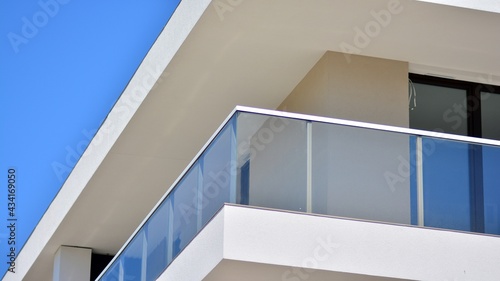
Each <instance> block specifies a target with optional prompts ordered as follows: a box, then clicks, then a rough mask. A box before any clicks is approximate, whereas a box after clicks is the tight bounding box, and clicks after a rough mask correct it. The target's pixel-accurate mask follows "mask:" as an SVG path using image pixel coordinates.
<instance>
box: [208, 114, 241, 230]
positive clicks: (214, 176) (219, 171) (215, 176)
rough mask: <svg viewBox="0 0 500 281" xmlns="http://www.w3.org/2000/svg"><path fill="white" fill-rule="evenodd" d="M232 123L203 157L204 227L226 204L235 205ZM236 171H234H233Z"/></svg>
mask: <svg viewBox="0 0 500 281" xmlns="http://www.w3.org/2000/svg"><path fill="white" fill-rule="evenodd" d="M235 141H236V140H235V135H234V130H233V126H232V123H231V121H230V123H229V124H228V125H226V127H225V128H224V130H223V131H222V132H221V133H220V134H219V136H218V137H217V138H216V139H215V140H214V142H212V144H211V145H210V147H208V149H207V150H206V151H205V153H204V156H203V192H202V226H203V225H205V224H206V222H207V221H208V220H209V219H211V218H212V217H213V215H214V214H215V213H216V212H217V211H218V210H219V209H220V208H221V207H222V205H223V204H224V203H226V202H233V203H235V194H234V193H235V183H236V172H235V169H236V167H235V165H234V164H235V162H234V161H232V160H233V156H232V155H235V152H234V149H233V146H234V145H233V144H234V143H235ZM233 170H234V171H233Z"/></svg>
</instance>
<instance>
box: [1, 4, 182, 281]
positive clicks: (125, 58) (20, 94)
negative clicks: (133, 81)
mask: <svg viewBox="0 0 500 281" xmlns="http://www.w3.org/2000/svg"><path fill="white" fill-rule="evenodd" d="M179 1H180V0H163V1H160V0H150V1H139V0H120V1H118V0H111V1H95V0H87V1H77V0H23V1H13V0H3V1H1V2H0V105H1V106H2V110H1V111H0V174H2V175H3V176H1V178H2V179H4V180H3V181H2V182H0V220H2V222H0V225H4V224H6V223H7V215H8V211H7V208H8V206H7V184H8V183H7V180H6V178H7V172H8V169H9V168H10V167H13V168H15V169H16V176H17V180H16V186H17V191H16V201H17V202H16V218H17V220H18V221H17V225H16V226H17V228H16V231H17V235H16V240H17V241H16V242H17V243H16V246H17V247H16V252H18V251H19V249H20V247H21V246H22V244H24V242H25V241H26V239H27V238H28V236H29V235H30V233H31V232H32V230H33V229H34V227H35V226H36V224H37V222H38V221H39V219H40V218H41V216H42V215H43V213H44V212H45V210H46V209H47V207H48V205H49V204H50V202H51V201H52V199H53V198H54V196H55V195H56V194H57V192H58V190H59V188H60V187H61V186H62V184H63V183H64V180H65V179H66V178H67V176H68V174H69V170H70V169H71V168H73V166H74V164H75V162H76V158H77V157H79V156H80V155H81V153H82V152H83V150H84V145H83V146H82V144H87V143H88V142H89V141H90V139H91V138H92V136H93V134H94V133H95V132H96V130H97V129H98V128H99V126H100V124H101V123H102V121H103V120H104V118H105V117H106V115H107V113H108V112H109V111H110V109H111V108H112V106H113V104H114V103H115V101H116V100H117V99H118V97H119V96H120V94H121V93H122V91H123V89H124V88H125V86H126V84H127V83H128V81H129V80H130V78H131V77H132V75H133V73H134V72H135V70H136V69H137V67H138V66H139V64H140V63H141V61H142V59H143V58H144V56H145V55H146V53H147V51H148V50H149V48H150V47H151V45H152V44H153V42H154V41H155V39H156V37H157V36H158V34H159V33H160V32H161V30H162V28H163V27H164V26H165V24H166V22H167V21H168V19H169V18H170V16H171V14H172V12H173V11H174V9H175V7H176V6H177V4H178V2H179ZM7 235H8V233H7V229H6V227H1V228H0V256H1V257H5V256H6V253H7V250H8V245H7V241H6V238H7ZM4 259H5V258H0V264H1V266H0V270H2V271H4V270H5V269H6V268H7V267H6V266H7V264H6V263H5V261H4ZM0 276H1V275H0Z"/></svg>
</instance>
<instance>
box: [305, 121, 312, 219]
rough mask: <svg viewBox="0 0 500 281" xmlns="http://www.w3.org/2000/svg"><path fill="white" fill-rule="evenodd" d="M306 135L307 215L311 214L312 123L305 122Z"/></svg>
mask: <svg viewBox="0 0 500 281" xmlns="http://www.w3.org/2000/svg"><path fill="white" fill-rule="evenodd" d="M306 134H307V140H306V159H307V160H306V162H307V164H306V166H307V171H306V181H307V183H306V188H307V195H306V198H307V199H306V200H307V201H306V211H307V212H308V213H312V122H311V121H307V123H306Z"/></svg>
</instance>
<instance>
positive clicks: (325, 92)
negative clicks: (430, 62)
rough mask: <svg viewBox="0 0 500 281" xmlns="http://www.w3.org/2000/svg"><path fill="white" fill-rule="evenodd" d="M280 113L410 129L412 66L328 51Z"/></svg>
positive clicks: (295, 90)
mask: <svg viewBox="0 0 500 281" xmlns="http://www.w3.org/2000/svg"><path fill="white" fill-rule="evenodd" d="M278 109H279V110H284V111H289V112H299V113H306V114H313V115H320V116H328V117H335V118H342V119H349V120H356V121H364V122H371V123H379V124H386V125H394V126H400V127H408V126H409V111H408V63H407V62H401V61H395V60H386V59H379V58H373V57H365V56H359V55H350V56H349V57H346V56H345V55H344V54H342V53H338V52H330V51H328V52H326V53H325V54H324V55H323V57H322V58H321V59H320V60H319V61H318V62H317V63H316V65H315V66H314V67H313V68H312V69H311V70H310V71H309V73H308V74H307V75H306V76H305V77H304V79H302V81H301V82H300V83H299V84H298V85H297V86H296V87H295V89H294V90H293V91H292V93H291V94H290V95H289V96H288V97H287V98H286V99H285V100H284V101H283V102H282V104H281V105H280V106H279V107H278Z"/></svg>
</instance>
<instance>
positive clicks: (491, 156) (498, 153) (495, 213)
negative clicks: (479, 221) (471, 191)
mask: <svg viewBox="0 0 500 281" xmlns="http://www.w3.org/2000/svg"><path fill="white" fill-rule="evenodd" d="M483 184H484V227H485V232H486V233H490V234H500V148H498V147H491V146H483Z"/></svg>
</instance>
